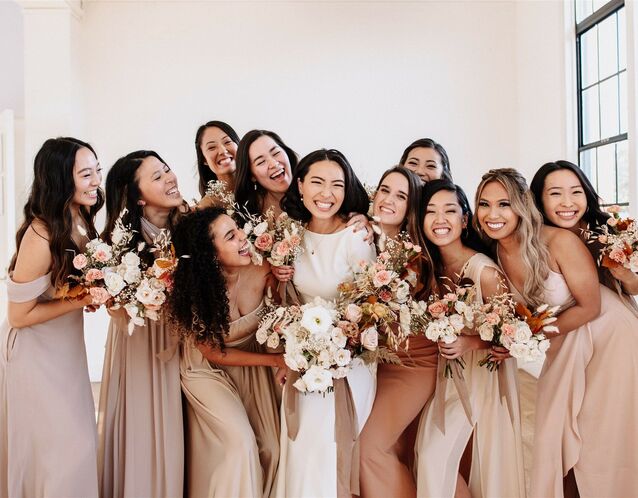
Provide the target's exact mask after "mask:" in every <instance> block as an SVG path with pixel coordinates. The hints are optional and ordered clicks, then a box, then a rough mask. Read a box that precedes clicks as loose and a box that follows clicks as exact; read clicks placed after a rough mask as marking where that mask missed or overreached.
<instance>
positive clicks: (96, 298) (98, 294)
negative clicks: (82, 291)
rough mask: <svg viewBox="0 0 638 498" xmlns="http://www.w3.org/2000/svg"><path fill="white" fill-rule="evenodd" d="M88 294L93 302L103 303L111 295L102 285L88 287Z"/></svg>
mask: <svg viewBox="0 0 638 498" xmlns="http://www.w3.org/2000/svg"><path fill="white" fill-rule="evenodd" d="M89 294H91V297H92V298H93V302H94V303H95V304H104V303H105V302H107V301H108V300H109V298H110V297H111V295H110V294H109V293H108V291H107V290H106V289H105V288H104V287H91V288H90V289H89Z"/></svg>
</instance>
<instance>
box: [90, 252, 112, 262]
mask: <svg viewBox="0 0 638 498" xmlns="http://www.w3.org/2000/svg"><path fill="white" fill-rule="evenodd" d="M93 257H94V258H95V259H96V260H97V261H99V262H100V263H106V262H107V261H108V260H109V255H108V254H107V253H106V251H103V250H101V249H99V250H97V251H95V252H94V253H93Z"/></svg>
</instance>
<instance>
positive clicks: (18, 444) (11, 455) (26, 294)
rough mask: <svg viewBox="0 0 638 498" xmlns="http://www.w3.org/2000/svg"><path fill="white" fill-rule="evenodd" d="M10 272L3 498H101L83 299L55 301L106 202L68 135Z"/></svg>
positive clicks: (3, 371) (47, 162)
mask: <svg viewBox="0 0 638 498" xmlns="http://www.w3.org/2000/svg"><path fill="white" fill-rule="evenodd" d="M33 177H34V179H33V184H32V186H31V193H30V194H29V199H28V201H27V203H26V205H25V206H24V217H25V220H24V222H23V223H22V226H21V227H20V229H19V230H18V233H17V235H16V248H17V252H16V254H15V256H14V257H13V260H12V261H11V264H10V265H9V279H8V280H7V295H8V301H9V303H8V313H7V320H6V321H5V322H4V323H3V324H2V326H1V328H0V496H15V497H18V496H70V497H71V496H72V497H91V496H93V497H95V496H97V494H98V486H97V472H96V443H97V442H96V430H95V407H94V404H93V395H92V392H91V384H90V381H89V372H88V367H87V361H86V349H85V346H84V334H83V325H84V324H83V316H82V308H84V307H85V306H88V307H89V308H91V304H92V300H91V297H90V296H88V295H87V296H86V297H85V298H83V299H79V300H66V299H60V298H56V297H55V292H56V289H59V288H60V287H61V286H62V285H64V283H65V282H66V281H67V277H68V276H69V275H71V274H73V273H74V272H75V270H74V268H73V265H72V259H73V254H74V253H76V254H77V253H79V252H81V251H83V250H84V246H85V245H86V243H87V242H88V240H89V237H90V238H94V237H97V231H96V230H95V225H94V221H95V214H96V213H97V212H98V211H99V209H100V208H101V207H102V205H103V203H104V196H103V194H102V190H101V189H100V184H101V183H102V168H101V167H100V164H99V162H98V160H97V158H96V155H95V151H94V150H93V148H92V147H91V146H90V145H89V144H87V143H85V142H82V141H80V140H77V139H75V138H70V137H64V138H55V139H49V140H47V141H46V142H44V144H43V145H42V147H41V148H40V150H39V151H38V153H37V155H36V157H35V162H34V172H33Z"/></svg>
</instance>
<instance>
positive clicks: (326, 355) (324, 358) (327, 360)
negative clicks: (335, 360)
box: [317, 349, 332, 368]
mask: <svg viewBox="0 0 638 498" xmlns="http://www.w3.org/2000/svg"><path fill="white" fill-rule="evenodd" d="M317 363H319V364H320V365H321V366H322V367H324V368H328V367H330V365H331V364H332V357H331V355H330V351H328V350H326V349H324V350H323V351H321V352H320V353H319V356H317Z"/></svg>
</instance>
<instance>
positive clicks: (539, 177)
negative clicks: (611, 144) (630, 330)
mask: <svg viewBox="0 0 638 498" xmlns="http://www.w3.org/2000/svg"><path fill="white" fill-rule="evenodd" d="M530 190H531V191H532V194H534V200H535V201H536V207H538V209H539V210H540V212H541V214H542V215H543V220H544V221H545V224H547V225H550V226H556V227H560V228H566V229H568V230H571V231H572V232H574V233H575V234H576V235H578V236H580V238H581V239H582V240H583V241H585V242H586V243H587V247H588V248H589V250H590V252H591V253H592V255H593V256H594V259H595V260H598V256H599V252H600V249H601V246H600V244H598V243H589V241H588V240H587V234H586V232H585V230H596V229H599V228H600V227H601V226H603V225H605V224H606V223H607V220H608V219H609V214H607V213H605V212H604V211H603V209H602V208H601V206H600V198H599V197H598V194H597V193H596V191H595V190H594V187H593V186H592V184H591V183H590V182H589V180H588V179H587V177H586V176H585V175H584V174H583V172H582V170H581V169H580V168H579V167H578V166H576V165H575V164H572V163H570V162H569V161H556V162H553V163H547V164H544V165H543V166H541V168H540V169H539V170H538V171H537V172H536V174H535V175H534V178H533V179H532V183H531V184H530ZM598 278H599V280H600V282H601V283H602V284H603V285H606V286H607V287H609V288H610V289H611V290H613V291H614V292H617V293H618V295H619V296H620V297H621V298H622V300H623V302H624V303H625V304H626V305H627V306H629V307H630V308H631V310H632V311H634V313H635V314H637V316H638V306H636V301H635V300H634V299H633V297H632V296H635V295H637V294H638V275H636V274H635V273H634V272H632V271H631V270H629V269H627V268H624V267H622V266H621V267H618V268H604V267H602V266H599V267H598Z"/></svg>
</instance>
